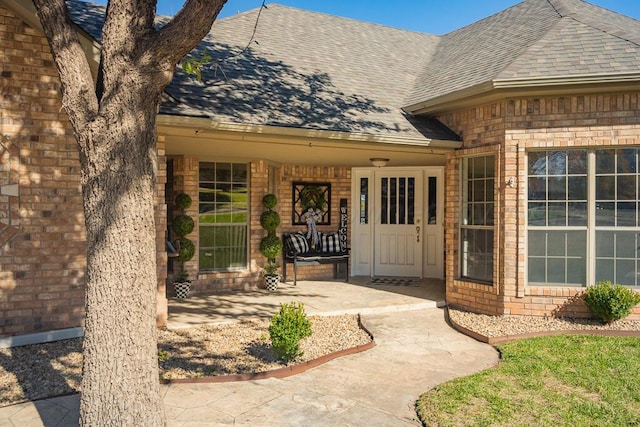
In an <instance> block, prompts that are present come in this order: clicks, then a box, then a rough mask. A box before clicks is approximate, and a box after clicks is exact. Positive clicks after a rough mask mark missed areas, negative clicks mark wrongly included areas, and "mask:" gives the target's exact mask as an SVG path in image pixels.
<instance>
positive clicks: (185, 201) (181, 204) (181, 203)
mask: <svg viewBox="0 0 640 427" xmlns="http://www.w3.org/2000/svg"><path fill="white" fill-rule="evenodd" d="M191 202H192V200H191V196H190V195H188V194H187V193H180V194H178V195H177V196H176V208H178V209H180V210H183V211H184V210H187V209H189V207H190V206H191Z"/></svg>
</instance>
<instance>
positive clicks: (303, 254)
mask: <svg viewBox="0 0 640 427" xmlns="http://www.w3.org/2000/svg"><path fill="white" fill-rule="evenodd" d="M282 241H283V243H284V245H283V246H284V248H283V251H282V281H283V282H285V283H286V281H287V264H293V285H294V286H295V285H296V284H297V279H298V267H300V266H305V265H320V264H333V278H334V279H337V278H338V264H345V266H346V268H345V272H346V273H345V282H346V281H348V280H349V249H348V248H347V249H342V248H341V247H340V239H339V237H338V233H331V234H324V233H321V234H320V241H319V242H318V245H317V246H318V247H317V248H312V247H311V243H310V242H309V239H307V238H306V236H305V235H304V234H302V233H290V234H288V233H285V234H283V235H282Z"/></svg>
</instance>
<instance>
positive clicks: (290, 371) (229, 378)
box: [160, 315, 376, 385]
mask: <svg viewBox="0 0 640 427" xmlns="http://www.w3.org/2000/svg"><path fill="white" fill-rule="evenodd" d="M358 326H359V327H360V329H362V330H363V331H364V332H366V333H367V335H369V337H370V338H371V341H370V342H368V343H367V344H362V345H358V346H356V347H351V348H347V349H345V350H340V351H335V352H333V353H329V354H325V355H324V356H320V357H318V358H317V359H313V360H309V361H307V362H304V363H300V364H297V365H292V366H287V367H284V368H279V369H274V370H272V371H264V372H254V373H247V374H234V375H217V376H210V377H198V378H175V379H163V380H160V383H161V384H167V385H169V384H198V383H199V384H210V383H228V382H235V381H253V380H263V379H267V378H286V377H289V376H291V375H297V374H301V373H302V372H305V371H307V370H309V369H312V368H315V367H317V366H320V365H323V364H325V363H327V362H329V361H331V360H333V359H337V358H338V357H342V356H347V355H349V354H356V353H360V352H363V351H366V350H370V349H372V348H373V347H375V345H376V343H375V341H374V338H373V335H372V334H371V332H369V330H368V329H367V328H366V327H365V326H364V325H363V324H362V319H361V318H360V315H358Z"/></svg>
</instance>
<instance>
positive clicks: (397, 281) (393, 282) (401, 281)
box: [369, 277, 420, 287]
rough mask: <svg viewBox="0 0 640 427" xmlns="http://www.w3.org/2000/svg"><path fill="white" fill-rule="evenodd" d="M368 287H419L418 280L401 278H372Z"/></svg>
mask: <svg viewBox="0 0 640 427" xmlns="http://www.w3.org/2000/svg"><path fill="white" fill-rule="evenodd" d="M369 284H370V285H379V286H413V287H418V286H420V279H407V278H403V277H374V278H373V279H371V282H369Z"/></svg>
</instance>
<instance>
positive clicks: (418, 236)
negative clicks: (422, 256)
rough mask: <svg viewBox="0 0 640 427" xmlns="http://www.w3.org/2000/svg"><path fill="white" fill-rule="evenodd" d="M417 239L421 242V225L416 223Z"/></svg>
mask: <svg viewBox="0 0 640 427" xmlns="http://www.w3.org/2000/svg"><path fill="white" fill-rule="evenodd" d="M416 241H417V242H418V243H420V226H419V225H416Z"/></svg>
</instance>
